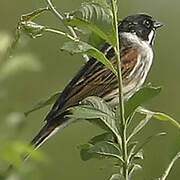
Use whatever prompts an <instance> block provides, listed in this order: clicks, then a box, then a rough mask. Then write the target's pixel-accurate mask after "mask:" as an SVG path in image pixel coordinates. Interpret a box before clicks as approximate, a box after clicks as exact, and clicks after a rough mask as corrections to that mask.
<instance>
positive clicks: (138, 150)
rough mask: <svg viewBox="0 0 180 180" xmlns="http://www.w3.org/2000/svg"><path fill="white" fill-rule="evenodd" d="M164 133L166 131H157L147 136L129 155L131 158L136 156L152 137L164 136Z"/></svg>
mask: <svg viewBox="0 0 180 180" xmlns="http://www.w3.org/2000/svg"><path fill="white" fill-rule="evenodd" d="M164 135H166V133H165V132H161V133H158V134H155V135H152V136H149V137H148V138H146V139H145V141H144V142H143V143H142V144H141V145H140V146H139V147H138V148H137V149H136V151H135V152H134V154H133V155H132V156H131V159H133V158H134V157H136V155H138V153H139V152H141V151H142V149H143V147H144V146H145V145H146V144H148V143H149V142H150V141H151V140H152V139H154V138H155V137H159V136H164ZM138 156H139V155H138Z"/></svg>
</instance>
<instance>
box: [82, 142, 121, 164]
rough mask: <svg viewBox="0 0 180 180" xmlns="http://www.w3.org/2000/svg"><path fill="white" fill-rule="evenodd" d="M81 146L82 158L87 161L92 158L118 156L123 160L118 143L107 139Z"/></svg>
mask: <svg viewBox="0 0 180 180" xmlns="http://www.w3.org/2000/svg"><path fill="white" fill-rule="evenodd" d="M80 148H81V158H82V160H84V161H86V160H89V159H91V158H116V159H118V160H120V161H121V162H123V160H122V157H121V156H120V154H121V151H120V149H119V147H118V145H117V144H115V143H112V142H107V141H101V142H98V143H96V144H94V145H92V144H86V145H83V146H81V147H80Z"/></svg>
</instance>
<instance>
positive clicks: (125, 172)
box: [111, 0, 128, 180]
mask: <svg viewBox="0 0 180 180" xmlns="http://www.w3.org/2000/svg"><path fill="white" fill-rule="evenodd" d="M111 4H112V11H113V24H114V27H115V33H116V47H115V52H116V55H117V72H118V85H119V106H120V129H121V131H122V132H121V138H122V156H123V160H124V164H123V176H124V178H125V180H128V155H127V141H126V120H125V116H124V112H125V111H124V97H123V82H122V74H121V56H120V44H119V33H118V20H117V5H116V2H115V0H111Z"/></svg>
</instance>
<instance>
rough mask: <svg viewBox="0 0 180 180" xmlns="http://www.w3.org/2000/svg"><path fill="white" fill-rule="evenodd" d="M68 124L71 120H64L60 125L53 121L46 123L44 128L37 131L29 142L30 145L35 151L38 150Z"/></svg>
mask: <svg viewBox="0 0 180 180" xmlns="http://www.w3.org/2000/svg"><path fill="white" fill-rule="evenodd" d="M70 123H72V120H70V119H66V120H64V121H62V122H61V123H56V122H54V121H50V122H47V123H46V124H45V126H44V127H43V128H42V129H41V130H40V131H39V133H38V134H37V135H36V136H35V137H34V139H33V140H32V141H31V145H32V146H34V148H35V149H38V148H39V147H40V146H41V145H42V144H43V143H44V142H46V141H47V140H48V139H49V138H50V137H52V136H53V135H55V134H56V133H57V132H59V131H61V130H62V129H64V128H65V127H66V126H68V125H69V124H70Z"/></svg>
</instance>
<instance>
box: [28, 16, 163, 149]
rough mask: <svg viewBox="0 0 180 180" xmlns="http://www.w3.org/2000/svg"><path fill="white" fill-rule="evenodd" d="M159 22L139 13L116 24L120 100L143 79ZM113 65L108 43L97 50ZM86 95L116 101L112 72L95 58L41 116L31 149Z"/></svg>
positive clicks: (66, 122) (58, 126)
mask: <svg viewBox="0 0 180 180" xmlns="http://www.w3.org/2000/svg"><path fill="white" fill-rule="evenodd" d="M161 26H163V23H161V22H159V21H157V20H155V19H154V18H153V17H152V16H150V15H148V14H145V13H139V14H134V15H130V16H127V17H125V18H124V19H123V20H122V21H120V22H119V24H118V33H119V41H120V55H121V73H122V83H123V89H122V92H123V97H124V101H128V99H129V98H130V97H131V96H133V95H134V93H135V92H137V91H138V90H139V89H140V88H141V87H142V85H143V84H144V82H145V79H146V77H147V75H148V72H149V70H150V69H151V66H152V63H153V57H154V51H153V44H154V40H155V35H156V32H157V29H158V28H159V27H161ZM100 50H101V52H103V53H104V55H105V56H106V58H107V59H108V60H109V61H110V62H111V63H112V65H113V66H114V67H116V66H117V56H116V54H115V50H114V48H113V47H112V45H110V44H109V43H107V42H106V43H105V44H104V45H103V47H102V48H101V49H100ZM88 96H97V97H100V98H103V99H104V100H105V102H107V103H108V104H110V105H111V106H115V105H117V104H118V102H119V89H118V80H117V77H116V75H115V74H114V73H113V72H112V71H111V70H110V69H109V68H107V67H106V66H105V65H103V64H102V63H101V62H99V61H98V60H97V59H95V58H93V57H90V58H89V60H88V61H87V62H86V63H85V64H84V65H83V66H82V68H81V69H80V70H79V72H78V73H77V74H76V75H75V76H74V78H73V79H72V80H71V81H70V82H69V83H68V84H67V86H66V87H65V88H64V90H63V91H62V93H61V94H60V95H59V97H58V98H57V100H56V102H55V103H54V105H53V106H52V108H51V110H50V112H49V113H48V114H47V116H46V117H45V125H44V126H43V127H42V129H41V130H40V131H39V133H38V134H37V135H36V136H35V137H34V139H33V140H32V141H31V145H32V146H34V148H35V149H36V148H39V147H40V146H41V145H42V144H43V143H44V142H46V141H47V140H48V139H49V138H50V137H52V136H53V135H54V134H56V133H57V132H59V131H61V130H62V129H63V128H65V127H67V126H68V125H69V124H71V123H72V119H69V118H67V116H65V114H66V113H67V109H68V108H70V107H73V106H76V105H78V104H79V103H80V102H81V101H82V100H83V99H84V98H86V97H88Z"/></svg>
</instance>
